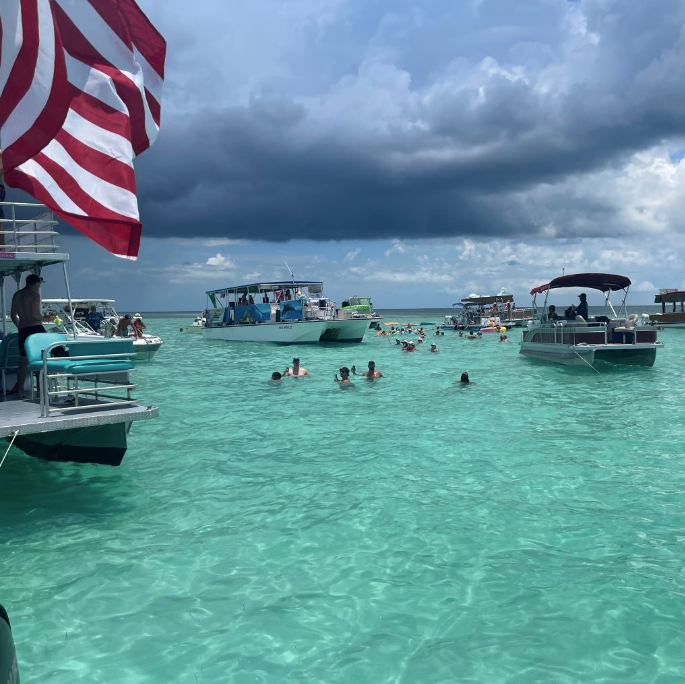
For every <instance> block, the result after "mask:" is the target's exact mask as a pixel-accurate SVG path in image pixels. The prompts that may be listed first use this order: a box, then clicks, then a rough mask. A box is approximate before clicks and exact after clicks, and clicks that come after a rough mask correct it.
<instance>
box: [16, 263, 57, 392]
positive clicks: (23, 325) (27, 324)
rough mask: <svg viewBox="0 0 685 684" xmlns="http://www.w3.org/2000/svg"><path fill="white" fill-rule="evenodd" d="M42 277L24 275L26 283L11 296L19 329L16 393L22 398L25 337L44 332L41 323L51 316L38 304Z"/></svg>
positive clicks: (25, 367) (24, 374) (25, 372)
mask: <svg viewBox="0 0 685 684" xmlns="http://www.w3.org/2000/svg"><path fill="white" fill-rule="evenodd" d="M42 282H43V279H42V278H41V277H40V276H37V275H36V274H35V273H29V275H27V276H26V285H24V287H22V288H21V290H17V291H16V292H15V293H14V297H12V310H11V314H10V315H11V316H12V321H13V322H14V325H16V326H17V329H18V330H19V354H20V361H19V370H18V371H17V394H18V397H19V399H23V398H24V383H25V382H26V374H27V372H28V362H27V360H26V348H25V347H24V343H25V342H26V339H27V338H28V337H29V336H30V335H33V334H34V333H41V332H45V328H44V327H43V323H49V322H50V321H52V316H43V313H42V311H41V304H40V286H41V284H42Z"/></svg>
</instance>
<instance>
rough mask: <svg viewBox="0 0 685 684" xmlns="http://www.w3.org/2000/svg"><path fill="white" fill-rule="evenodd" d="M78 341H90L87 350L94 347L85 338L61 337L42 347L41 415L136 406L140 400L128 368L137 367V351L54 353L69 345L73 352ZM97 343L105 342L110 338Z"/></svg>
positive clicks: (85, 349)
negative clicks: (62, 354)
mask: <svg viewBox="0 0 685 684" xmlns="http://www.w3.org/2000/svg"><path fill="white" fill-rule="evenodd" d="M79 344H81V345H88V346H87V347H85V346H84V351H88V350H89V349H92V347H91V344H92V343H89V342H86V341H81V342H79V341H78V340H76V341H75V340H66V341H65V340H60V341H57V342H52V343H51V344H49V345H48V346H47V347H46V348H45V349H44V350H43V351H42V360H43V367H42V370H41V372H40V374H39V387H40V408H41V417H44V418H45V417H49V416H51V415H53V414H54V413H60V414H64V413H68V412H75V411H78V412H81V411H88V410H102V409H103V408H105V407H106V408H114V407H119V408H124V407H131V406H137V405H138V400H137V399H134V398H133V397H132V396H131V392H132V391H133V390H134V389H135V388H136V387H137V385H136V384H135V383H133V382H131V381H130V380H129V372H130V371H131V370H133V369H134V367H135V366H134V364H133V358H134V357H135V352H125V353H118V352H116V353H104V354H82V355H74V356H72V355H71V353H70V354H69V356H68V357H63V356H52V355H51V353H52V351H53V350H54V349H56V348H58V347H67V348H68V349H69V351H70V352H71V351H74V350H77V349H78V347H79ZM95 344H98V345H106V344H107V342H96V343H95ZM103 348H104V347H103ZM65 362H66V365H65ZM113 392H116V393H115V394H113ZM60 399H62V400H68V401H70V402H73V405H67V404H66V401H63V402H60V403H56V401H59V400H60ZM84 401H86V402H88V403H83V402H84Z"/></svg>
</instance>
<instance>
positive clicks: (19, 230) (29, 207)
mask: <svg viewBox="0 0 685 684" xmlns="http://www.w3.org/2000/svg"><path fill="white" fill-rule="evenodd" d="M0 209H1V210H2V212H1V213H0V253H32V254H52V253H54V252H57V251H58V249H59V245H57V243H56V242H55V239H56V238H57V237H59V233H58V232H57V231H56V230H55V229H54V227H55V226H56V225H57V221H56V220H55V217H54V215H53V213H52V212H51V211H50V210H49V209H47V207H46V206H45V205H43V204H36V203H33V202H0ZM36 212H37V213H36Z"/></svg>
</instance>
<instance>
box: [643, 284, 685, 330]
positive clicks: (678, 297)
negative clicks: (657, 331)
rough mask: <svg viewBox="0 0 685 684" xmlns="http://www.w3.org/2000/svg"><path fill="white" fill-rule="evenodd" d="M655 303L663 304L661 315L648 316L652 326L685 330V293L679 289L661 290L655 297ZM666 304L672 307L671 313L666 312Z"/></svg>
mask: <svg viewBox="0 0 685 684" xmlns="http://www.w3.org/2000/svg"><path fill="white" fill-rule="evenodd" d="M654 303H655V304H661V313H655V314H648V317H649V322H650V324H651V325H660V326H664V327H668V328H685V292H683V291H682V290H677V289H663V290H659V294H657V295H654ZM666 304H671V305H672V310H671V311H666ZM678 305H680V306H678Z"/></svg>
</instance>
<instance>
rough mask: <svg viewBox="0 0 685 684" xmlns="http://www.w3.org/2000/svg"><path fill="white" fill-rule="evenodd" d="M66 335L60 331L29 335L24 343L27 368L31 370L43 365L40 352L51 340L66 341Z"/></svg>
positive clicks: (38, 368)
mask: <svg viewBox="0 0 685 684" xmlns="http://www.w3.org/2000/svg"><path fill="white" fill-rule="evenodd" d="M66 341H67V336H66V335H63V334H62V333H36V334H35V335H30V336H29V337H28V338H27V339H26V342H25V343H24V349H25V350H26V360H27V361H28V364H29V368H30V369H31V370H32V371H33V370H36V371H38V370H40V369H41V368H42V367H43V357H42V353H43V350H44V349H47V348H48V346H49V345H51V344H52V343H53V342H66Z"/></svg>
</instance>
